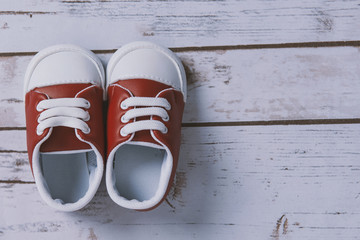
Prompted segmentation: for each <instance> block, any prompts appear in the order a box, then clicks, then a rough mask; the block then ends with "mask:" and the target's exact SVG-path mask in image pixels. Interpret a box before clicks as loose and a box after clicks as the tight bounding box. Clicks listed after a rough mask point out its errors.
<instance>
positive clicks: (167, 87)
mask: <svg viewBox="0 0 360 240" xmlns="http://www.w3.org/2000/svg"><path fill="white" fill-rule="evenodd" d="M106 85H107V96H108V115H107V144H108V146H107V154H108V157H107V165H106V187H107V191H108V193H109V195H110V197H111V198H112V200H113V201H114V202H116V203H117V204H118V205H120V206H122V207H125V208H129V209H135V210H151V209H153V208H155V207H157V206H158V205H160V203H161V202H162V201H163V200H164V199H165V197H166V195H167V193H168V192H169V190H170V186H171V183H172V181H173V179H174V175H175V171H176V166H177V163H178V157H179V150H180V138H181V133H180V131H181V119H182V114H183V110H184V104H185V100H186V76H185V71H184V67H183V65H182V64H181V61H180V60H179V59H178V58H177V57H176V55H175V54H174V53H173V52H171V51H170V50H169V49H166V48H163V47H160V46H158V45H156V44H153V43H150V42H133V43H130V44H127V45H125V46H123V47H122V48H120V49H119V50H117V51H116V52H115V54H114V55H113V56H112V57H111V59H110V61H109V64H108V66H107V84H106Z"/></svg>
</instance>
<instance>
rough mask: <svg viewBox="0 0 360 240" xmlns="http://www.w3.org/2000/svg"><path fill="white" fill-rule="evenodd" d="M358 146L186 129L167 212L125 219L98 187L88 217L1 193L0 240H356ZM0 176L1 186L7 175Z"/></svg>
mask: <svg viewBox="0 0 360 240" xmlns="http://www.w3.org/2000/svg"><path fill="white" fill-rule="evenodd" d="M13 132H14V134H20V135H21V134H22V133H21V132H20V131H13ZM20 135H19V136H20ZM359 142H360V125H358V124H353V125H302V126H299V125H295V126H240V127H201V128H184V129H183V140H182V149H181V156H180V164H179V167H178V174H177V177H176V181H175V185H174V186H175V187H174V188H173V189H172V191H171V193H170V194H169V196H168V200H169V203H170V204H171V206H172V207H171V206H170V204H167V203H164V204H162V205H161V206H160V208H158V209H156V210H154V211H151V212H147V213H142V212H135V211H129V210H125V209H122V208H120V207H118V206H117V205H115V204H114V203H112V201H111V200H110V199H109V197H108V195H107V193H106V190H105V187H104V185H102V186H101V187H100V190H99V192H98V194H97V195H96V197H95V199H94V200H93V201H92V202H91V203H90V205H89V206H88V207H86V208H85V209H83V210H81V211H79V212H76V213H61V212H56V211H53V210H52V209H50V208H48V207H47V206H46V205H45V204H44V203H43V202H42V201H41V199H40V197H39V195H38V193H37V190H36V188H35V186H34V184H14V183H1V184H0V234H1V236H2V237H4V238H5V239H19V238H24V237H26V238H28V239H31V238H35V237H37V238H47V239H59V238H62V237H71V239H87V238H90V239H91V238H92V237H93V238H94V236H96V238H97V239H113V238H115V237H116V238H119V239H122V238H125V239H141V238H145V237H146V238H148V239H169V238H171V239H219V238H221V239H234V238H239V237H241V238H242V239H312V238H314V237H316V239H339V236H341V238H342V239H356V238H357V237H358V236H359V234H360V228H359V226H360V217H359V216H360V215H359V214H360V212H359V208H358V206H359V203H360V197H359V189H358V185H359V182H360V159H359V154H360V150H359ZM0 159H3V158H2V157H0ZM0 162H3V160H1V161H0ZM24 167H25V166H24ZM0 169H1V172H0V176H4V173H5V172H7V171H9V169H7V170H4V167H2V165H1V167H0ZM21 171H28V172H29V171H30V170H25V169H22V170H21ZM283 215H284V217H282V216H283ZM281 217H282V218H281Z"/></svg>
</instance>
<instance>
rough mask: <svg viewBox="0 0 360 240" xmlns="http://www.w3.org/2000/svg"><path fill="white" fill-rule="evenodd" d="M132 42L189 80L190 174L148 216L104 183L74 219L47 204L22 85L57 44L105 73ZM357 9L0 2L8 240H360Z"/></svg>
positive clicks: (2, 227) (1, 212)
mask: <svg viewBox="0 0 360 240" xmlns="http://www.w3.org/2000/svg"><path fill="white" fill-rule="evenodd" d="M134 40H150V41H154V42H157V43H161V44H163V45H165V46H168V47H170V48H171V49H172V50H174V51H175V52H177V54H178V55H179V56H180V58H181V60H182V61H183V62H184V65H185V67H186V70H187V74H188V103H187V105H186V109H185V115H184V118H183V132H182V147H181V154H180V164H179V167H178V171H177V175H176V179H175V183H174V186H173V188H172V190H171V193H170V194H169V196H168V198H167V201H166V202H164V203H163V204H162V205H161V206H160V207H159V208H157V209H156V210H153V211H151V212H145V213H144V212H136V211H131V210H126V209H123V208H121V207H119V206H117V205H116V204H115V203H113V202H112V201H111V199H110V198H109V196H108V194H107V192H106V189H105V186H104V184H102V185H101V187H100V189H99V191H98V193H97V195H96V196H95V198H94V199H93V201H92V202H91V203H90V204H89V205H88V206H87V207H86V208H84V209H82V210H80V211H77V212H74V213H63V212H58V211H55V210H53V209H51V208H49V207H48V206H47V205H46V204H44V203H43V201H42V200H41V199H40V196H39V194H38V192H37V189H36V187H35V184H34V182H33V178H32V175H31V172H30V167H29V164H28V160H27V153H26V143H25V120H24V102H23V92H22V85H23V76H24V72H25V69H26V66H27V64H28V63H29V61H30V59H31V57H32V56H33V55H34V53H35V52H37V51H39V50H40V49H42V48H44V47H47V46H49V45H52V44H57V43H74V44H78V45H80V46H83V47H86V48H89V49H92V50H95V52H96V53H98V54H99V56H100V57H101V59H102V60H103V62H104V64H105V65H106V63H107V61H108V59H109V58H110V56H111V54H112V53H113V52H114V51H115V50H116V49H117V48H119V47H120V46H122V45H123V44H125V43H127V42H130V41H134ZM359 40H360V1H359V0H358V1H351V0H348V1H327V0H317V1H316V0H302V1H286V0H273V1H265V0H244V1H235V0H232V1H230V0H229V1H215V0H214V1H205V0H187V1H175V0H168V1H164V0H152V1H143V0H117V1H116V0H114V1H106V0H103V1H95V0H90V1H87V0H74V1H72V0H69V1H68V0H64V1H54V0H53V1H45V0H16V1H14V0H1V1H0V114H1V115H0V116H1V117H0V239H6V240H8V239H14V240H15V239H16V240H18V239H47V240H49V239H91V240H95V239H98V240H102V239H105V240H106V239H174V240H175V239H209V240H211V239H216V240H218V239H223V240H227V239H275V240H280V239H317V240H318V239H326V240H328V239H357V238H360V185H359V182H360V48H359V46H360V41H359Z"/></svg>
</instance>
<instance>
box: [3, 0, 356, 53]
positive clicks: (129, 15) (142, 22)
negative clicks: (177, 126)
mask: <svg viewBox="0 0 360 240" xmlns="http://www.w3.org/2000/svg"><path fill="white" fill-rule="evenodd" d="M359 12H360V6H359V1H358V0H355V1H328V0H319V1H313V0H305V1H304V0H303V1H287V0H277V1H262V0H256V1H254V0H246V1H235V0H231V1H230V0H229V1H203V0H191V1H171V0H169V1H162V0H154V1H144V0H143V1H138V0H129V1H124V0H117V1H95V0H90V1H87V0H80V1H73V0H69V1H37V0H16V1H14V0H1V2H0V39H1V44H0V52H28V51H38V50H40V49H42V48H44V47H46V46H49V45H52V44H55V43H63V42H72V43H75V44H79V45H82V46H85V47H87V48H89V49H101V50H104V49H116V48H118V47H120V46H121V45H123V44H124V43H127V42H130V41H134V40H136V39H147V40H153V41H156V42H160V43H163V44H164V45H166V46H170V47H189V46H219V45H239V44H240V45H243V44H269V43H270V44H277V43H289V42H319V41H349V40H359V37H358V36H359V35H360V14H359Z"/></svg>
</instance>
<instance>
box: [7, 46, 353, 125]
mask: <svg viewBox="0 0 360 240" xmlns="http://www.w3.org/2000/svg"><path fill="white" fill-rule="evenodd" d="M178 55H179V56H180V58H181V59H182V61H183V62H184V64H185V67H186V70H187V74H188V102H187V105H186V107H185V114H184V118H183V122H185V123H196V122H231V121H269V120H297V119H331V118H334V119H341V118H360V105H359V104H358V103H359V102H360V95H359V92H360V81H359V76H360V51H359V48H357V47H334V48H290V49H262V50H227V51H200V52H196V51H195V52H193V51H190V52H180V53H178ZM99 56H100V57H101V58H102V60H103V62H104V64H106V62H107V61H108V59H109V58H110V56H111V54H101V55H99ZM30 59H31V56H13V57H0V72H1V73H2V74H1V75H0V83H1V88H0V114H1V118H0V127H24V126H25V115H24V103H23V90H22V88H23V76H24V74H25V70H26V67H27V64H28V63H29V61H30Z"/></svg>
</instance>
